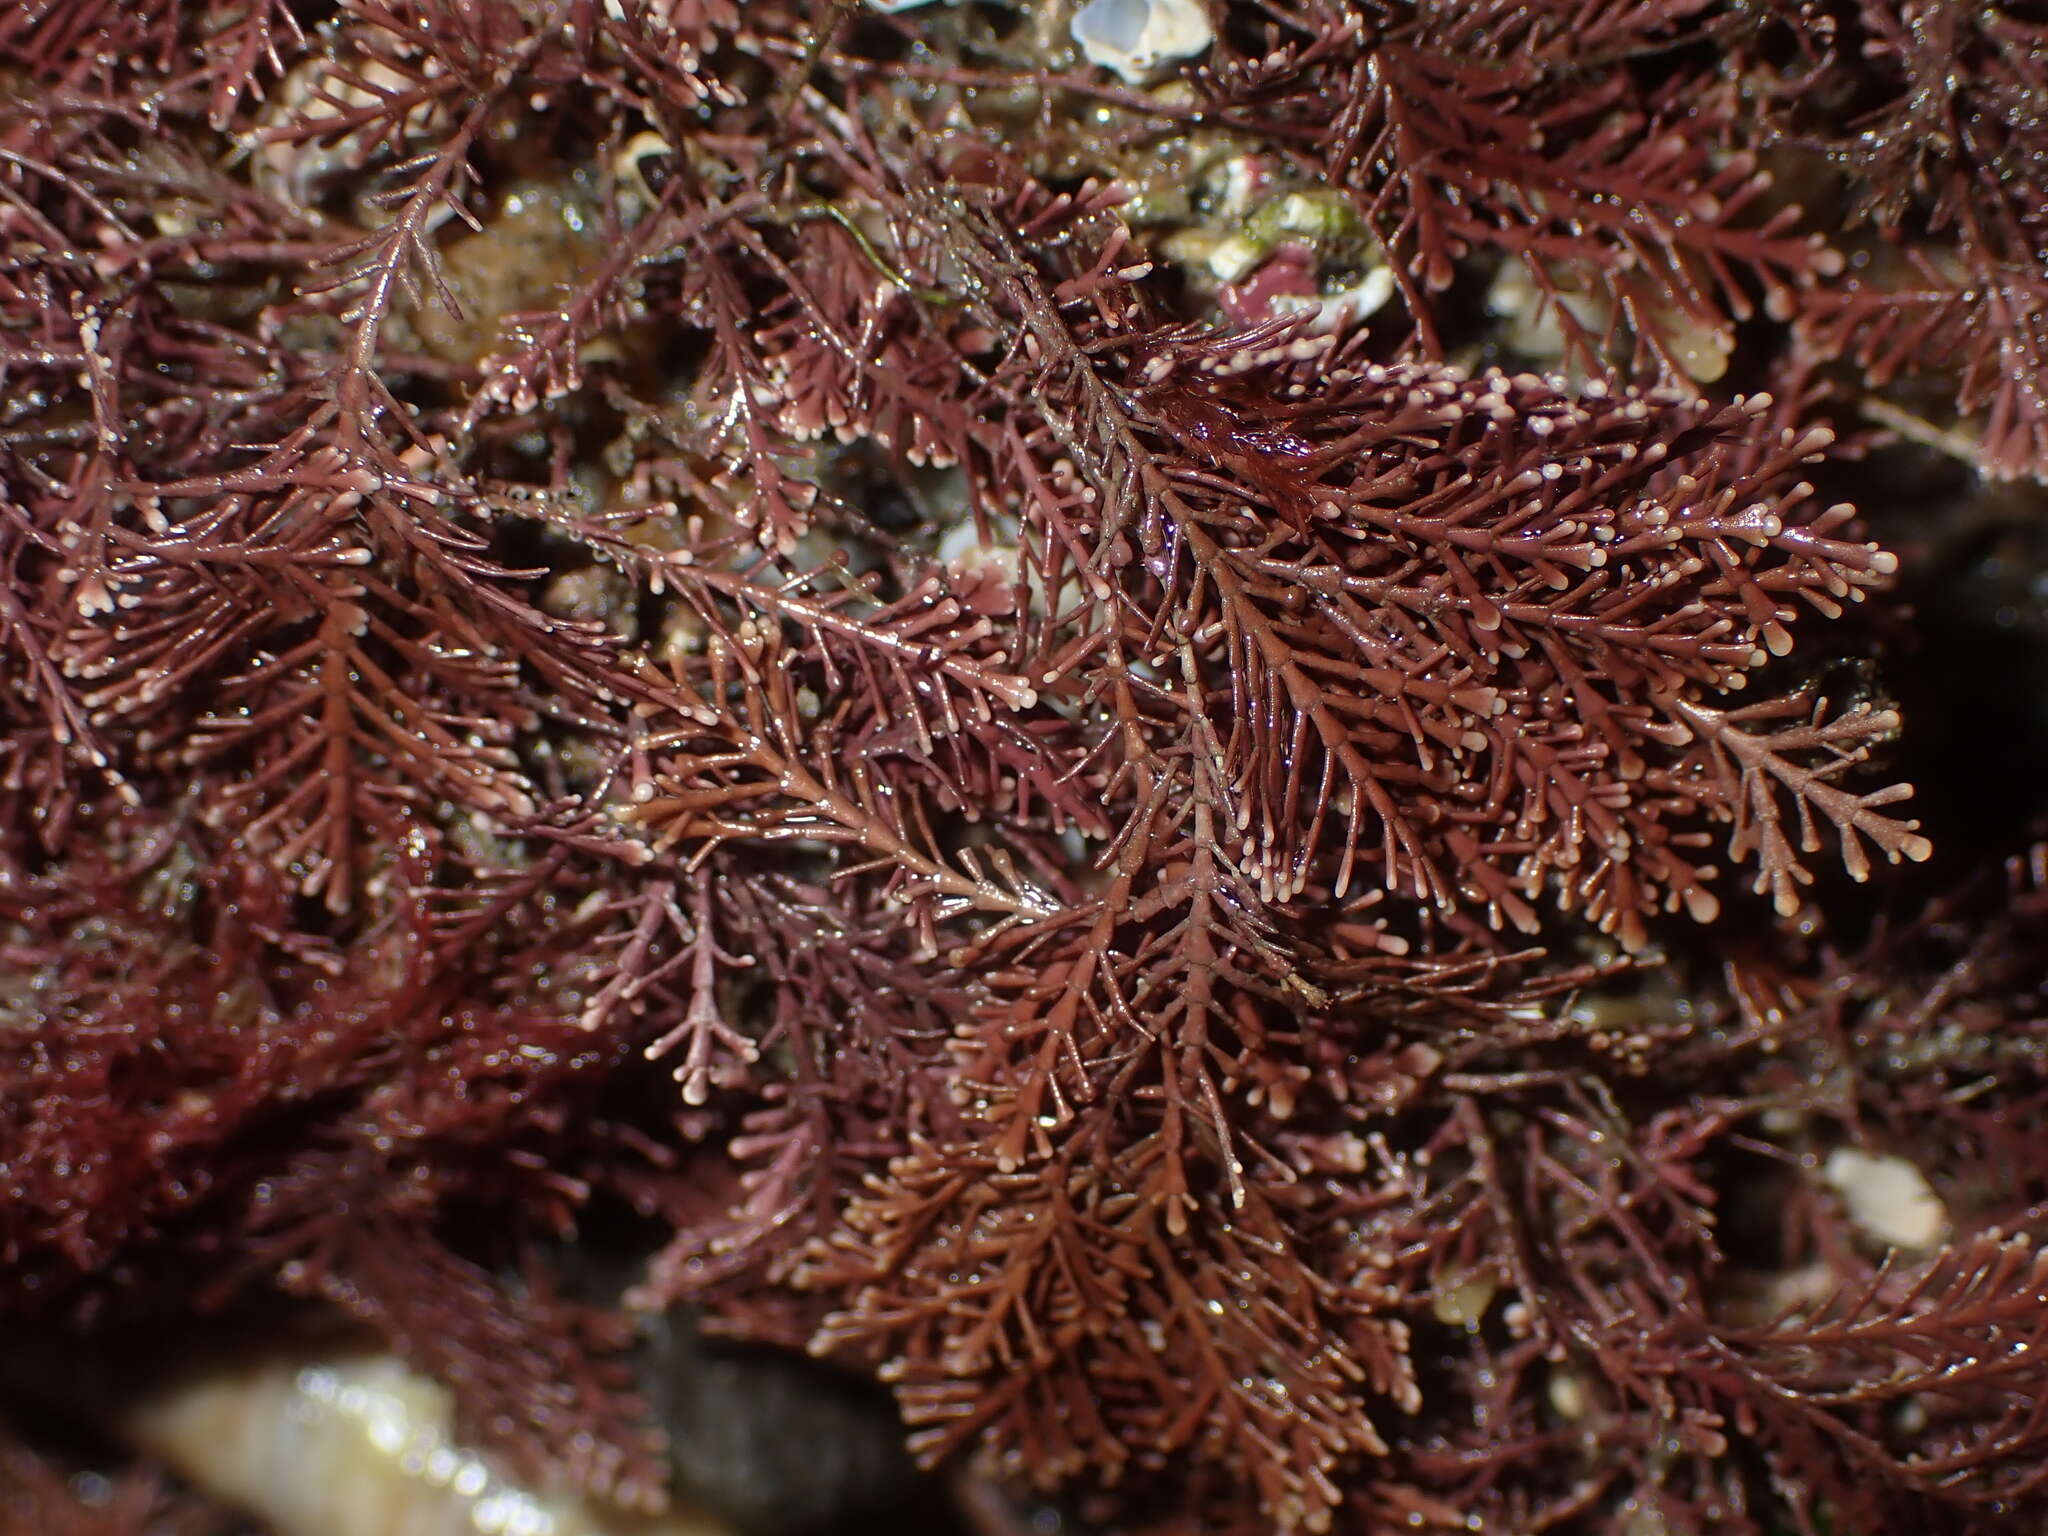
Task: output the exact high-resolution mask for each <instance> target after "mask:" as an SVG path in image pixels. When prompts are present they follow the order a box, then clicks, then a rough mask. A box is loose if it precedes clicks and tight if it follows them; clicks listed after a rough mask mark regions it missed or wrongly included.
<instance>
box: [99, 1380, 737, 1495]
mask: <svg viewBox="0 0 2048 1536" xmlns="http://www.w3.org/2000/svg"><path fill="white" fill-rule="evenodd" d="M452 1418H453V1409H452V1404H451V1402H450V1399H449V1395H448V1393H447V1391H446V1390H445V1389H444V1388H442V1387H440V1386H438V1385H436V1384H435V1383H433V1382H431V1381H428V1380H427V1379H425V1378H424V1377H421V1376H417V1375H414V1374H413V1373H412V1372H411V1371H409V1370H407V1369H406V1368H405V1366H404V1365H402V1364H401V1363H400V1362H398V1361H397V1360H395V1359H393V1358H391V1357H389V1356H384V1355H374V1354H360V1355H343V1356H337V1357H333V1358H328V1359H321V1360H312V1361H308V1360H305V1359H298V1360H293V1359H289V1358H274V1357H273V1358H264V1359H260V1360H257V1361H254V1362H252V1363H249V1364H246V1365H241V1366H235V1367H229V1368H227V1369H222V1370H215V1371H212V1372H209V1373H207V1374H204V1375H201V1376H197V1377H193V1378H191V1379H189V1380H186V1381H183V1382H180V1383H177V1384H174V1385H171V1386H168V1387H165V1388H163V1389H161V1390H160V1391H158V1392H157V1393H155V1394H154V1395H152V1396H150V1397H148V1398H146V1399H145V1400H144V1401H143V1402H142V1403H141V1404H140V1406H138V1407H136V1408H134V1409H132V1410H130V1413H129V1416H128V1420H127V1428H128V1432H129V1436H130V1438H131V1439H132V1441H133V1442H134V1443H135V1444H136V1445H138V1446H140V1447H141V1448H142V1449H143V1450H146V1451H148V1452H150V1453H152V1454H153V1455H155V1456H157V1457H158V1458H159V1459H161V1460H162V1461H163V1462H165V1463H166V1464H167V1465H168V1466H170V1467H171V1468H172V1469H174V1470H175V1471H177V1472H178V1473H179V1474H180V1475H182V1476H183V1477H184V1478H186V1479H187V1480H188V1481H189V1482H191V1483H192V1484H193V1485H194V1486H195V1487H197V1488H200V1489H202V1490H204V1491H205V1492H207V1493H208V1494H210V1495H211V1496H213V1497H215V1498H217V1499H219V1500H220V1501H222V1502H223V1503H228V1504H233V1505H236V1506H238V1507H240V1508H241V1509H243V1510H245V1511H247V1512H248V1513H249V1514H252V1515H255V1516H257V1517H258V1518H260V1519H261V1520H263V1521H264V1522H265V1523H266V1524H267V1525H269V1526H270V1528H271V1529H273V1530H274V1531H276V1532H277V1533H278V1536H731V1532H730V1530H729V1529H728V1528H727V1527H726V1526H724V1525H723V1524H721V1523H719V1522H717V1521H714V1520H712V1519H710V1518H708V1517H706V1516H703V1515H700V1514H697V1513H695V1512H692V1511H687V1510H686V1511H680V1512H673V1513H670V1514H667V1515H660V1516H641V1515H632V1514H627V1513H623V1512H620V1511H616V1510H609V1509H605V1508H603V1507H601V1506H599V1505H595V1504H593V1503H591V1502H589V1501H586V1500H583V1499H578V1498H575V1497H573V1496H560V1497H557V1496H544V1495H541V1494H536V1493H533V1492H530V1491H528V1490H526V1489H524V1488H521V1487H519V1486H518V1485H517V1484H515V1483H514V1482H512V1481H511V1480H509V1479H508V1478H506V1477H505V1476H503V1475H502V1474H501V1473H500V1472H499V1471H498V1470H497V1469H496V1468H495V1467H494V1466H493V1465H492V1464H491V1462H490V1461H489V1460H487V1459H486V1458H485V1457H484V1456H483V1455H481V1454H479V1453H478V1452H476V1451H474V1450H471V1449H469V1448H467V1447H464V1446H462V1445H459V1444H457V1443H456V1441H455V1440H454V1438H453V1436H452V1434H451V1432H450V1424H451V1422H452Z"/></svg>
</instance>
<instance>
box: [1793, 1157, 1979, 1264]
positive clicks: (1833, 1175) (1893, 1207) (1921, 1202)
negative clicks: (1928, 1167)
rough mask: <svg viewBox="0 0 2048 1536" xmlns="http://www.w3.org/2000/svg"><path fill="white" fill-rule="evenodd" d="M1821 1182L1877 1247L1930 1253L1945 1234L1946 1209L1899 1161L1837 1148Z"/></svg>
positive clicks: (1921, 1177)
mask: <svg viewBox="0 0 2048 1536" xmlns="http://www.w3.org/2000/svg"><path fill="white" fill-rule="evenodd" d="M1821 1178H1822V1179H1823V1180H1825V1181H1826V1183H1827V1184H1828V1186H1829V1188H1831V1189H1833V1190H1834V1191H1835V1193H1836V1194H1838V1195H1840V1196H1841V1197H1842V1203H1843V1204H1844V1205H1846V1206H1847V1207H1848V1208H1849V1219H1850V1220H1851V1221H1853V1222H1854V1223H1855V1224H1856V1225H1857V1226H1859V1227H1861V1228H1862V1229H1863V1230H1864V1231H1865V1232H1866V1233H1868V1234H1869V1235H1870V1236H1871V1237H1874V1238H1876V1239H1877V1240H1878V1241H1879V1242H1881V1243H1886V1244H1889V1245H1890V1246H1891V1247H1894V1248H1932V1247H1934V1246H1935V1245H1936V1244H1937V1243H1939V1242H1940V1241H1941V1239H1942V1238H1943V1236H1945V1235H1946V1234H1947V1232H1948V1208H1947V1207H1946V1206H1944V1205H1943V1204H1942V1203H1941V1199H1940V1197H1939V1196H1937V1195H1936V1194H1935V1193H1934V1191H1933V1189H1931V1188H1930V1187H1929V1186H1928V1183H1927V1177H1926V1175H1925V1174H1923V1173H1921V1171H1920V1170H1919V1169H1918V1168H1916V1167H1914V1166H1913V1165H1912V1164H1911V1163H1909V1162H1907V1161H1906V1160H1905V1159H1904V1158H1903V1157H1894V1156H1892V1155H1891V1154H1889V1153H1884V1154H1879V1155H1875V1156H1873V1155H1872V1154H1871V1153H1868V1152H1863V1151H1859V1150H1858V1149H1857V1148H1855V1147H1837V1148H1835V1150H1834V1151H1832V1152H1830V1153H1829V1154H1828V1160H1827V1162H1826V1163H1825V1164H1824V1165H1823V1166H1822V1168H1821Z"/></svg>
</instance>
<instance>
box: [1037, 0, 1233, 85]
mask: <svg viewBox="0 0 2048 1536" xmlns="http://www.w3.org/2000/svg"><path fill="white" fill-rule="evenodd" d="M1069 30H1071V31H1072V32H1073V34H1074V41H1075V42H1077V43H1079V44H1080V45H1081V52H1082V53H1084V54H1085V55H1087V58H1088V62H1089V63H1090V64H1099V65H1101V66H1102V67H1103V68H1104V69H1108V70H1113V71H1114V72H1115V73H1116V74H1118V75H1120V76H1122V77H1123V79H1124V80H1125V81H1126V82H1127V83H1129V84H1131V85H1143V84H1144V83H1145V82H1146V81H1148V80H1150V79H1151V78H1152V77H1153V76H1154V75H1156V74H1157V73H1158V72H1159V71H1160V70H1161V69H1162V68H1163V67H1165V66H1167V65H1170V64H1177V63H1179V62H1180V61H1181V60H1182V59H1192V58H1193V57H1195V55H1196V54H1198V53H1200V52H1202V50H1203V49H1205V48H1207V47H1208V46H1209V45H1210V44H1211V43H1213V42H1215V41H1216V29H1215V28H1214V27H1213V26H1211V25H1210V24H1209V12H1208V10H1207V9H1206V8H1205V7H1204V6H1203V5H1202V4H1201V0H1088V3H1087V4H1086V5H1084V6H1082V7H1081V9H1080V10H1079V11H1077V12H1075V13H1074V19H1073V21H1072V22H1071V23H1070V24H1069Z"/></svg>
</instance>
